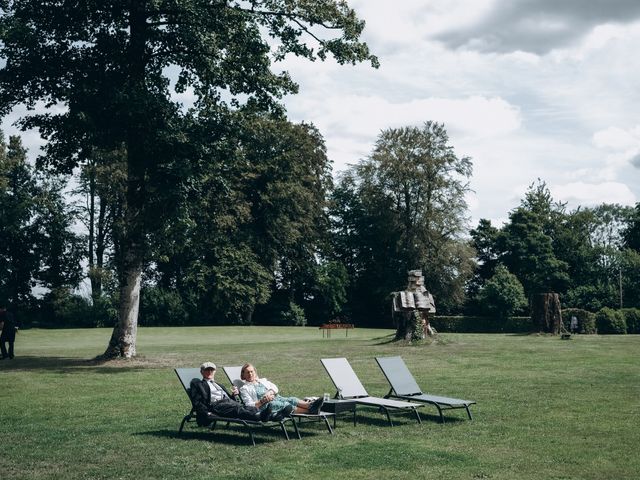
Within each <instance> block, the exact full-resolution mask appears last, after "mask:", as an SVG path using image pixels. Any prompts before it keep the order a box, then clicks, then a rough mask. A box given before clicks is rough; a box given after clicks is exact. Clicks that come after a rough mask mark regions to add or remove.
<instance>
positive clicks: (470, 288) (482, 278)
mask: <svg viewBox="0 0 640 480" xmlns="http://www.w3.org/2000/svg"><path fill="white" fill-rule="evenodd" d="M470 235H471V242H470V243H471V247H472V248H473V249H474V251H475V255H476V268H475V270H474V274H473V276H472V277H471V279H470V280H469V282H468V283H467V301H468V305H469V307H470V308H471V309H472V310H473V309H475V308H476V306H475V305H473V303H474V301H475V300H477V299H476V295H477V294H478V292H479V291H480V290H481V289H482V287H483V286H484V285H485V283H486V282H487V280H489V279H490V278H491V277H492V276H493V275H494V274H495V271H496V267H497V266H498V265H499V260H498V259H499V255H500V252H499V251H498V243H497V242H498V236H499V235H500V230H499V229H498V228H496V227H494V226H493V225H491V220H486V219H484V218H482V219H480V221H479V222H478V226H477V227H476V228H474V229H472V230H471V232H470Z"/></svg>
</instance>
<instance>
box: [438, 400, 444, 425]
mask: <svg viewBox="0 0 640 480" xmlns="http://www.w3.org/2000/svg"><path fill="white" fill-rule="evenodd" d="M436 408H437V409H438V413H439V414H440V423H444V414H443V413H442V408H441V407H440V405H438V404H436Z"/></svg>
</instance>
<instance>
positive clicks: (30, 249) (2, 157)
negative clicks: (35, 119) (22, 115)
mask: <svg viewBox="0 0 640 480" xmlns="http://www.w3.org/2000/svg"><path fill="white" fill-rule="evenodd" d="M38 196H39V189H38V186H37V183H36V179H35V176H34V174H33V171H32V169H31V167H30V166H29V165H28V164H27V161H26V150H25V149H24V147H23V146H22V141H21V140H20V137H17V136H12V137H10V138H9V144H7V143H6V142H5V141H4V136H3V134H2V133H1V132H0V218H1V219H2V221H0V301H3V302H10V303H11V304H12V307H13V308H14V309H27V308H29V306H30V305H32V304H33V301H34V298H33V295H32V289H33V288H34V287H35V286H36V277H37V275H38V270H39V268H40V259H39V257H38V256H37V255H36V254H35V251H34V250H35V247H36V242H37V238H38V225H37V224H36V223H35V222H34V217H35V216H36V198H38Z"/></svg>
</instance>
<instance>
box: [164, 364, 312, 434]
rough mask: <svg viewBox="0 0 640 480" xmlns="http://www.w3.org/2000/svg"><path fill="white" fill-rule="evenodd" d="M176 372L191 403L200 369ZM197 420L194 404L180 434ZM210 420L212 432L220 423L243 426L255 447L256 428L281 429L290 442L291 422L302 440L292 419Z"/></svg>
mask: <svg viewBox="0 0 640 480" xmlns="http://www.w3.org/2000/svg"><path fill="white" fill-rule="evenodd" d="M175 372H176V375H177V376H178V379H179V380H180V383H181V384H182V387H183V388H184V391H185V393H186V394H187V396H188V397H189V401H191V395H189V389H190V388H189V384H190V383H191V380H192V379H194V378H200V369H199V368H176V369H175ZM195 418H196V411H195V408H194V407H193V404H192V405H191V410H190V411H189V413H187V414H186V415H185V416H184V418H183V419H182V422H180V428H179V429H178V433H182V430H183V429H184V426H185V424H186V423H188V422H191V421H192V420H194V419H195ZM209 420H211V424H210V426H209V428H210V430H214V429H215V428H216V424H217V423H218V422H225V423H226V424H227V426H229V424H230V423H234V424H237V425H241V426H242V427H244V429H245V430H246V431H247V433H248V434H249V438H250V439H251V443H252V444H253V445H254V446H255V444H256V440H255V437H254V428H256V427H260V428H264V427H268V428H274V427H280V429H281V430H282V433H283V434H284V436H285V438H286V439H287V440H290V437H289V432H288V431H287V427H286V426H285V423H286V422H289V421H291V423H292V424H293V428H294V430H295V432H296V435H297V437H298V439H300V438H301V437H300V432H299V431H298V426H297V425H296V423H295V422H294V421H293V420H292V419H290V418H285V419H283V420H282V421H280V422H257V421H251V420H242V419H240V418H228V417H220V416H217V415H213V414H209Z"/></svg>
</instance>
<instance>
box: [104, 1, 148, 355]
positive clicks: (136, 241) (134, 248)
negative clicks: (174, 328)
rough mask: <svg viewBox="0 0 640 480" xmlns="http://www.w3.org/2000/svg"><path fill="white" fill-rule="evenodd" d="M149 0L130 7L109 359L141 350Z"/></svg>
mask: <svg viewBox="0 0 640 480" xmlns="http://www.w3.org/2000/svg"><path fill="white" fill-rule="evenodd" d="M146 27H147V25H146V14H145V2H144V1H141V0H134V1H132V2H131V4H130V7H129V28H130V41H129V49H128V57H129V62H128V63H129V65H128V70H129V85H128V89H129V92H128V93H129V95H130V99H131V101H132V105H133V106H132V112H131V115H130V116H129V117H128V118H127V142H126V154H127V190H126V203H125V206H124V227H123V231H122V232H121V235H122V242H121V247H122V250H121V251H120V252H119V257H120V262H118V263H119V264H120V267H119V275H118V276H119V281H120V308H119V311H118V323H117V325H116V326H115V327H114V329H113V333H112V334H111V340H110V341H109V346H108V347H107V350H106V351H105V352H104V354H103V355H102V358H103V359H109V358H116V357H125V358H132V357H135V355H136V339H137V334H138V311H139V308H140V285H141V280H142V266H143V259H144V258H145V246H146V225H145V210H144V207H145V204H146V193H147V192H146V182H145V177H146V169H147V161H148V160H149V159H148V158H147V157H148V152H147V151H145V144H144V143H145V141H144V139H145V138H147V136H148V135H147V133H148V131H147V130H146V129H145V126H146V124H147V122H148V121H149V119H148V117H147V112H146V111H145V98H146V94H147V93H148V92H147V91H146V87H145V65H146V61H145V59H146V56H145V47H146V39H147V37H146V35H147V32H146Z"/></svg>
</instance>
